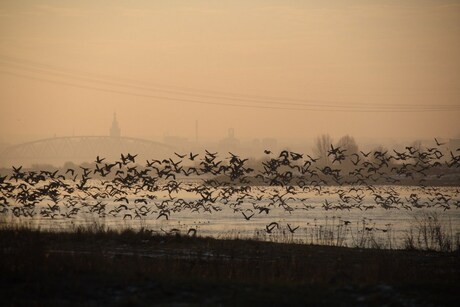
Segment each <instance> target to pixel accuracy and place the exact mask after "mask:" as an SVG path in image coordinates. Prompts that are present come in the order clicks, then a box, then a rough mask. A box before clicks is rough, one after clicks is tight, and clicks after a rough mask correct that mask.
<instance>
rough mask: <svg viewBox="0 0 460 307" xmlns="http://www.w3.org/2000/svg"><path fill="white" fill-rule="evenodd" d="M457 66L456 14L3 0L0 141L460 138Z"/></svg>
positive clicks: (411, 4)
mask: <svg viewBox="0 0 460 307" xmlns="http://www.w3.org/2000/svg"><path fill="white" fill-rule="evenodd" d="M216 2H219V3H216ZM248 2H250V4H249V3H248ZM325 2H326V3H327V4H324V3H325ZM459 54H460V4H459V3H458V2H455V1H423V0H420V1H370V0H369V1H343V0H337V1H293V0H292V1H274V0H259V1H240V0H233V1H211V0H207V1H205V0H201V1H172V0H168V1H147V0H145V1H140V0H139V1H96V0H94V1H57V0H54V1H52V0H42V1H40V0H34V1H14V0H11V1H6V0H5V1H2V2H1V3H0V131H1V133H0V141H1V142H10V143H14V142H17V141H22V140H32V139H37V138H44V137H50V136H53V135H58V136H66V135H106V134H108V129H109V126H110V124H111V121H112V116H113V112H114V111H116V112H117V114H118V118H119V122H120V125H121V128H122V134H123V135H126V136H135V137H146V138H154V139H161V138H162V137H163V136H164V135H165V134H168V135H177V136H181V137H187V138H189V139H193V137H194V125H195V120H198V121H199V126H200V136H201V137H202V138H203V139H217V138H221V137H222V136H224V135H225V134H226V133H227V130H228V128H230V127H233V128H234V129H235V133H236V135H237V136H238V137H239V138H243V139H244V138H248V139H251V138H262V137H275V138H278V139H283V138H289V139H293V138H294V139H303V138H312V137H315V136H317V135H319V134H322V133H330V134H331V135H332V136H333V137H335V138H338V137H340V136H341V135H344V134H351V135H354V136H355V137H358V138H359V137H376V138H387V137H414V138H420V137H425V138H431V137H434V136H437V137H444V138H449V137H460V125H459V124H458V118H460V99H459V98H460V58H459V56H458V55H459ZM229 98H231V99H229ZM417 110H418V111H417Z"/></svg>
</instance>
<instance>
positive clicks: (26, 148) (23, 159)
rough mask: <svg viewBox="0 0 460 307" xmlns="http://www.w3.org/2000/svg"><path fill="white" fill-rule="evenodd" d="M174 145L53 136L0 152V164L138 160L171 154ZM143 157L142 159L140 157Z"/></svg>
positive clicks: (101, 137) (3, 165)
mask: <svg viewBox="0 0 460 307" xmlns="http://www.w3.org/2000/svg"><path fill="white" fill-rule="evenodd" d="M174 150H175V148H174V147H173V146H169V145H167V144H164V143H161V142H155V141H151V140H146V139H141V138H133V137H122V136H116V137H114V136H70V137H53V138H46V139H41V140H36V141H32V142H26V143H22V144H17V145H14V146H10V147H8V148H6V149H5V150H3V151H2V152H0V166H2V167H11V166H12V165H24V166H26V167H29V166H32V165H34V164H51V165H55V166H61V165H63V164H64V163H65V162H73V163H82V162H92V161H94V160H95V158H96V156H101V157H105V158H107V160H110V161H114V160H118V159H119V158H120V154H122V153H123V154H126V153H128V152H129V153H131V154H138V160H139V161H142V162H141V163H145V160H146V159H152V158H155V159H159V158H164V157H167V156H170V155H171V154H172V153H173V152H174ZM141 159H143V160H141Z"/></svg>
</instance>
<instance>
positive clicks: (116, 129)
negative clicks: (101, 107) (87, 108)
mask: <svg viewBox="0 0 460 307" xmlns="http://www.w3.org/2000/svg"><path fill="white" fill-rule="evenodd" d="M110 136H111V137H115V138H118V137H120V136H121V130H120V126H119V125H118V121H117V113H113V121H112V127H111V128H110Z"/></svg>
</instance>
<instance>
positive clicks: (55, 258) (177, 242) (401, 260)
mask: <svg viewBox="0 0 460 307" xmlns="http://www.w3.org/2000/svg"><path fill="white" fill-rule="evenodd" d="M459 281H460V265H459V253H458V252H457V253H437V252H421V251H394V250H392V251H389V250H373V249H364V250H363V249H352V248H339V247H326V246H312V245H294V244H276V243H267V242H258V241H249V240H214V239H209V238H191V237H183V236H182V237H179V236H152V235H151V234H150V233H149V232H142V231H141V232H136V233H135V232H132V231H124V232H122V233H112V232H107V231H100V232H92V231H76V232H72V233H47V232H38V231H31V230H11V229H9V230H0V295H1V305H2V306H12V305H15V306H16V305H23V306H36V305H42V306H66V305H77V306H81V305H89V306H101V305H127V306H128V305H129V306H131V305H140V306H144V305H145V306H148V305H174V306H176V305H186V306H187V305H196V306H203V305H212V306H213V305H248V306H253V305H289V306H293V305H334V306H335V305H348V306H374V305H387V306H420V305H422V306H438V305H441V306H442V305H454V304H456V303H457V302H458V301H460V294H459V293H460V289H459V286H460V283H459Z"/></svg>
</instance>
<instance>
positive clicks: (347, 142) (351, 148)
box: [336, 135, 359, 156]
mask: <svg viewBox="0 0 460 307" xmlns="http://www.w3.org/2000/svg"><path fill="white" fill-rule="evenodd" d="M336 146H337V147H340V148H341V149H346V152H345V154H346V155H347V156H350V155H352V154H357V153H358V151H359V148H358V144H357V143H356V141H355V138H354V137H352V136H349V135H345V136H342V137H341V138H340V139H339V141H338V142H337V144H336Z"/></svg>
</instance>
